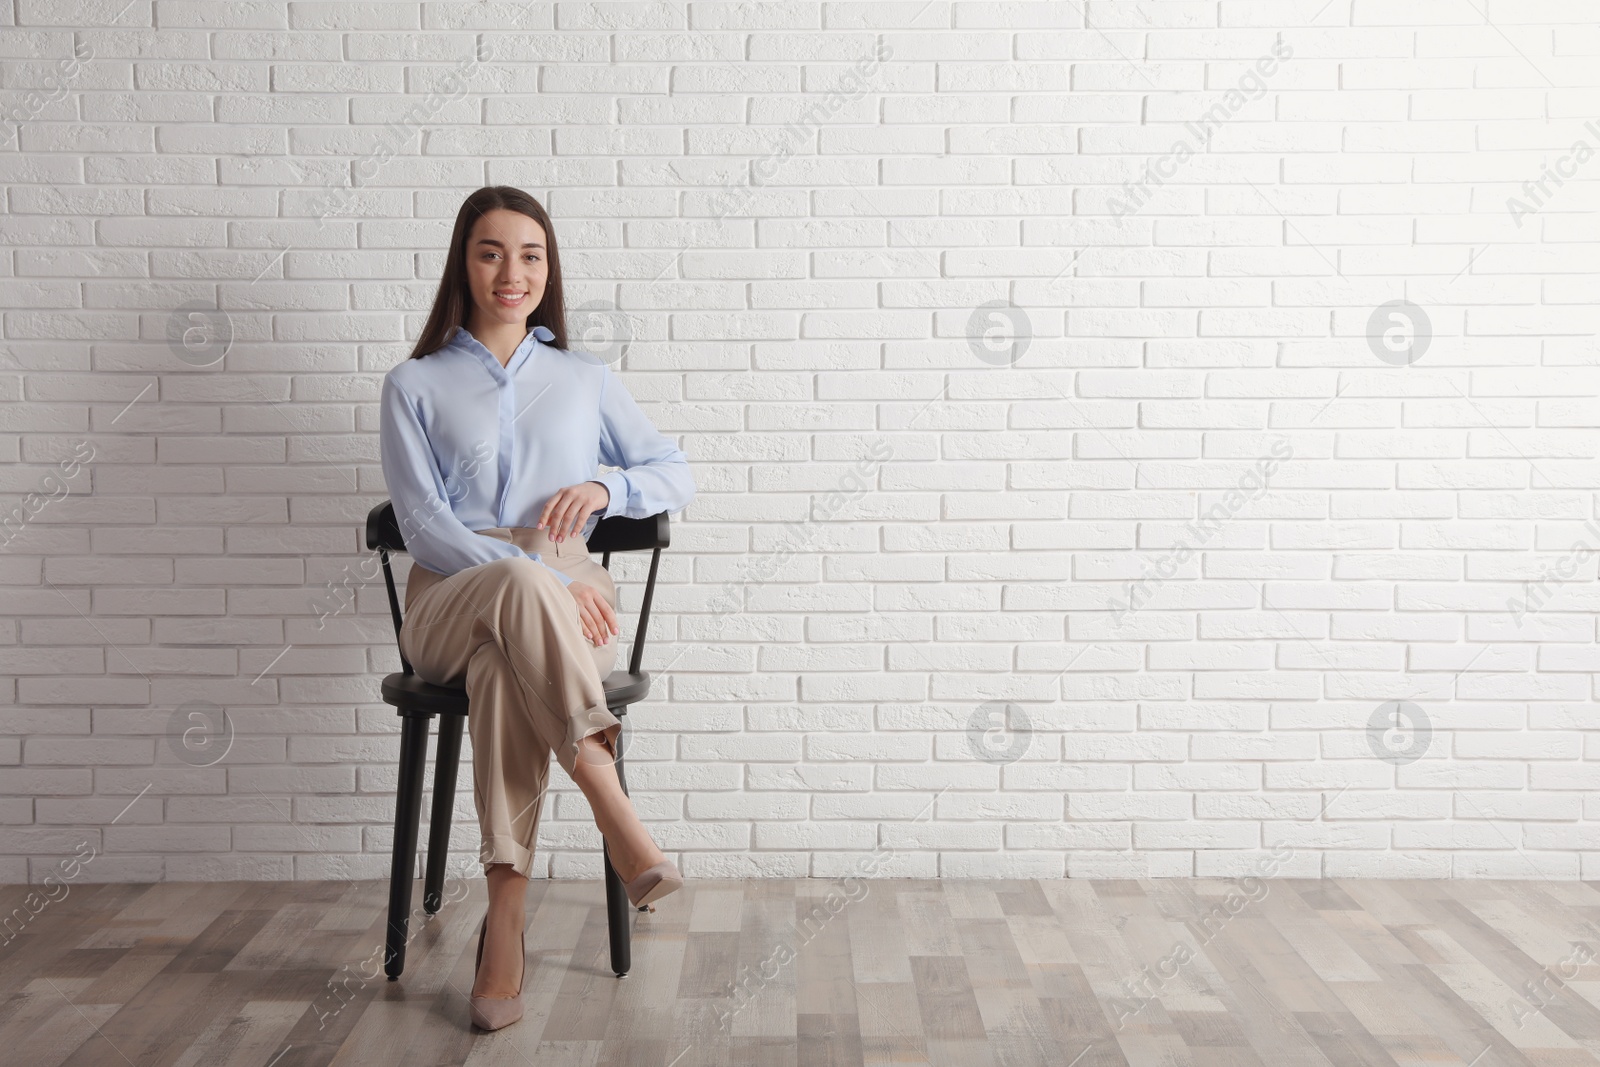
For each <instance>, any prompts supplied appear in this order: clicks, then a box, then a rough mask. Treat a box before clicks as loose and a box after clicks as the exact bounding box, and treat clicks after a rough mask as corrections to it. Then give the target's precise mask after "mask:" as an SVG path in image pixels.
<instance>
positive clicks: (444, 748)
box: [367, 500, 671, 982]
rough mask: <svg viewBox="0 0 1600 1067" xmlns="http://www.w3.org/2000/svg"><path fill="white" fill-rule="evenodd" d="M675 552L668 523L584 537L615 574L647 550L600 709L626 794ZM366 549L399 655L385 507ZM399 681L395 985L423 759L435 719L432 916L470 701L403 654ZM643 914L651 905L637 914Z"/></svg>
mask: <svg viewBox="0 0 1600 1067" xmlns="http://www.w3.org/2000/svg"><path fill="white" fill-rule="evenodd" d="M670 543H671V536H670V529H669V527H668V523H667V516H666V513H665V512H663V513H662V514H660V515H652V516H650V517H649V518H646V519H626V518H622V517H621V516H613V517H612V518H609V519H601V520H600V521H599V522H597V523H596V524H595V528H594V532H593V533H592V534H590V535H589V550H590V551H591V552H599V553H601V554H602V555H601V564H602V565H603V566H604V567H605V568H606V569H607V570H610V569H611V553H613V552H642V551H644V550H645V549H649V550H650V552H651V555H650V576H649V578H648V579H647V580H646V582H645V586H644V599H643V601H642V602H641V603H640V605H639V625H638V628H637V629H636V630H635V631H634V638H633V654H632V656H631V658H630V660H629V663H628V669H627V670H625V671H623V670H614V671H612V672H611V674H610V676H609V677H607V678H606V679H605V690H606V706H607V707H608V708H610V710H611V713H612V714H613V715H615V716H617V717H618V718H619V719H621V720H622V731H621V732H620V733H619V734H618V736H617V760H616V767H617V778H618V779H619V780H620V781H621V782H622V791H623V793H627V791H628V780H627V778H626V777H624V775H623V769H622V758H623V751H624V749H625V748H626V747H627V746H626V744H625V739H626V737H627V733H628V721H627V718H626V716H627V713H628V705H630V704H635V703H638V702H639V701H641V700H643V699H645V697H647V696H649V695H650V673H649V672H648V671H641V670H640V669H639V663H640V660H641V659H642V658H643V656H644V639H645V630H646V629H647V628H648V627H649V625H650V601H651V598H652V597H653V596H654V595H655V590H656V568H657V567H658V566H659V565H660V563H661V550H662V549H663V548H666V547H667V545H668V544H670ZM367 547H368V548H369V549H377V550H378V553H379V555H380V556H381V558H382V559H383V580H384V584H386V585H387V586H388V587H389V612H390V614H391V615H393V616H394V635H395V645H396V647H397V648H398V646H399V643H400V624H401V622H402V620H401V618H400V598H399V596H398V595H397V594H396V593H395V588H394V573H393V572H392V571H391V570H390V568H389V553H391V552H404V551H405V550H406V545H405V539H404V538H403V537H402V536H401V534H400V528H399V526H398V524H397V523H396V522H395V517H394V505H393V504H392V503H391V502H390V501H387V500H386V501H384V502H383V503H382V504H379V505H378V506H377V507H375V508H373V509H372V511H371V512H370V513H369V514H368V515H367ZM400 665H401V667H402V668H404V669H403V670H402V671H401V672H400V673H399V674H391V675H389V676H388V677H386V678H385V679H384V680H383V701H384V703H386V704H391V705H393V706H394V707H395V709H396V710H397V712H398V714H399V715H400V781H399V785H398V787H397V790H396V795H395V813H394V860H393V863H392V865H391V866H390V869H389V922H388V935H387V938H386V944H385V948H384V957H383V969H384V972H385V973H386V974H388V976H389V980H390V981H391V982H393V981H395V980H396V979H398V978H399V977H400V972H401V971H403V970H404V969H405V965H406V942H407V940H408V929H409V926H410V918H411V881H412V870H413V867H414V865H415V863H416V857H417V822H418V818H419V816H420V814H421V810H422V771H423V763H424V761H425V760H426V758H427V747H428V721H429V720H430V719H432V718H433V717H434V716H435V715H437V716H439V745H438V751H437V753H436V755H435V757H434V765H433V816H432V819H431V820H430V822H429V825H428V859H427V865H426V867H425V868H424V873H423V889H422V907H423V910H424V911H426V912H427V913H428V914H429V915H433V914H436V913H437V912H438V911H439V906H440V904H441V902H442V897H443V894H444V872H445V861H446V858H447V857H448V855H449V851H450V814H451V809H452V808H453V807H454V804H455V795H456V771H457V769H458V767H459V764H460V759H461V727H462V724H463V723H464V722H465V721H466V718H467V691H466V689H465V688H457V687H454V686H442V685H431V684H429V683H427V682H424V681H423V680H422V679H421V678H419V677H417V675H416V673H415V672H414V671H413V670H412V669H411V664H410V663H409V662H407V660H406V656H405V653H404V652H401V653H400ZM602 851H603V852H604V854H605V872H606V873H605V883H606V914H607V917H608V919H609V923H610V930H611V969H612V970H613V971H615V972H616V974H617V977H618V978H621V977H622V976H623V975H625V974H627V973H628V967H629V965H630V963H631V959H630V953H629V941H628V938H629V933H630V931H629V927H628V907H629V901H628V895H627V892H626V891H625V890H624V889H623V887H622V878H621V877H620V876H619V875H618V874H617V872H616V869H615V868H614V867H612V865H611V852H610V850H609V849H606V848H604V847H602ZM639 910H640V911H648V910H649V905H646V906H645V907H643V908H640V909H639Z"/></svg>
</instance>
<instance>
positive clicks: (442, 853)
mask: <svg viewBox="0 0 1600 1067" xmlns="http://www.w3.org/2000/svg"><path fill="white" fill-rule="evenodd" d="M464 718H465V717H464V716H461V715H444V716H441V717H440V718H439V741H438V748H437V750H436V755H435V756H434V758H433V817H432V818H431V819H430V820H429V822H428V865H427V867H426V869H425V871H424V876H423V882H422V910H423V911H425V912H427V913H428V914H429V915H437V914H438V913H439V906H440V905H441V904H442V903H443V899H444V868H445V863H446V861H448V860H449V858H450V816H451V812H452V811H453V809H454V808H455V802H456V769H457V767H459V766H460V764H461V723H462V720H463V719H464Z"/></svg>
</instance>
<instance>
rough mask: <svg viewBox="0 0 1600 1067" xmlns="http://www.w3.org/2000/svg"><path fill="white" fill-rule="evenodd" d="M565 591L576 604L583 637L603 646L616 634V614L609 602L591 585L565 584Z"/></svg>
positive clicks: (573, 582) (574, 582) (572, 582)
mask: <svg viewBox="0 0 1600 1067" xmlns="http://www.w3.org/2000/svg"><path fill="white" fill-rule="evenodd" d="M567 591H568V592H570V593H571V594H572V599H574V600H576V601H577V602H578V622H580V623H581V624H582V625H583V636H584V638H585V639H587V640H588V641H590V642H591V643H593V644H596V645H603V644H605V643H606V642H607V641H609V640H611V635H612V634H614V633H617V632H618V631H617V613H616V612H615V611H612V610H611V602H610V601H609V600H607V599H606V598H605V595H604V594H603V593H601V592H600V590H598V589H596V588H595V587H594V586H592V585H585V584H583V583H582V582H580V581H576V580H574V581H571V582H568V583H567Z"/></svg>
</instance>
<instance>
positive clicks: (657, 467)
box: [595, 366, 694, 519]
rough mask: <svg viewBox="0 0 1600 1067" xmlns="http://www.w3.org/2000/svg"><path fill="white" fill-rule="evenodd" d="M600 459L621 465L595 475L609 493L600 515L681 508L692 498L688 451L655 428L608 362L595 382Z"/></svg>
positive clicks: (632, 515)
mask: <svg viewBox="0 0 1600 1067" xmlns="http://www.w3.org/2000/svg"><path fill="white" fill-rule="evenodd" d="M600 461H601V462H602V463H604V464H605V465H606V466H608V467H621V468H622V469H621V470H615V471H608V472H607V473H605V474H603V475H601V476H600V477H598V478H596V479H595V481H597V482H599V483H600V484H602V485H604V486H605V487H606V490H607V491H608V492H609V493H610V494H611V502H610V503H609V504H607V505H606V507H605V509H604V510H603V511H601V512H599V514H600V515H601V516H602V517H604V518H610V517H611V516H613V515H622V516H625V517H627V518H630V519H642V518H646V517H647V516H650V515H655V514H657V513H659V512H663V511H680V510H682V509H683V508H684V506H686V505H687V504H688V503H689V501H691V500H693V499H694V475H693V474H691V473H690V472H689V457H688V456H686V455H684V453H683V452H682V451H681V450H680V449H679V448H678V447H677V446H676V445H674V444H673V443H672V442H671V441H670V440H668V439H667V438H666V437H665V436H663V435H662V434H661V432H660V431H659V430H657V429H656V428H655V426H654V425H653V424H652V423H651V422H650V419H649V417H648V416H647V415H645V413H644V411H643V410H641V409H640V407H639V405H638V403H637V402H635V401H634V399H633V397H632V396H631V395H630V394H629V393H628V390H627V388H626V387H625V386H624V385H623V384H622V380H621V379H620V378H618V377H617V376H616V374H615V373H613V371H612V370H611V368H610V367H609V366H607V367H605V377H604V379H603V381H602V383H601V386H600Z"/></svg>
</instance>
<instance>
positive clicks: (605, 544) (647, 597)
mask: <svg viewBox="0 0 1600 1067" xmlns="http://www.w3.org/2000/svg"><path fill="white" fill-rule="evenodd" d="M671 544H672V527H671V523H670V522H669V521H668V519H667V513H666V512H664V511H663V512H661V513H660V514H658V515H650V516H648V517H646V518H643V519H629V518H625V517H623V516H621V515H613V516H611V517H610V518H605V519H601V520H600V521H599V522H597V523H595V524H594V531H593V532H592V533H590V534H589V551H591V552H599V553H601V554H602V555H601V565H602V566H604V567H606V568H607V569H610V567H611V553H613V552H643V551H645V550H646V549H648V550H650V553H651V555H650V576H649V578H648V579H647V580H646V581H645V586H644V599H643V601H641V603H640V605H639V630H638V633H637V634H636V635H635V637H634V639H633V654H632V656H631V657H630V660H629V664H628V672H629V673H630V674H638V673H639V665H640V663H641V662H642V660H643V657H644V640H645V632H646V630H647V629H648V628H649V625H650V602H651V601H652V600H653V599H655V591H656V570H657V568H658V567H659V566H660V564H661V550H662V549H663V548H666V547H668V546H669V545H671ZM367 547H368V548H369V549H376V550H377V552H378V555H379V557H380V558H381V559H382V560H383V581H384V584H385V585H386V586H387V587H388V589H389V614H390V616H391V617H392V618H393V619H394V639H395V645H396V646H397V647H398V645H399V643H400V625H401V622H402V620H401V617H400V596H399V594H398V593H396V592H395V588H394V573H393V571H391V570H390V569H389V553H391V552H404V551H405V550H406V540H405V537H404V536H403V535H402V534H401V532H400V523H399V522H398V521H397V520H396V519H395V514H394V502H393V501H391V500H385V501H384V502H383V503H381V504H379V505H378V506H377V507H375V508H373V509H372V510H371V511H369V512H367ZM400 666H401V667H402V668H403V669H404V670H405V673H407V674H412V673H414V672H413V671H412V669H411V664H410V662H409V661H407V660H406V654H405V653H404V652H401V653H400Z"/></svg>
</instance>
